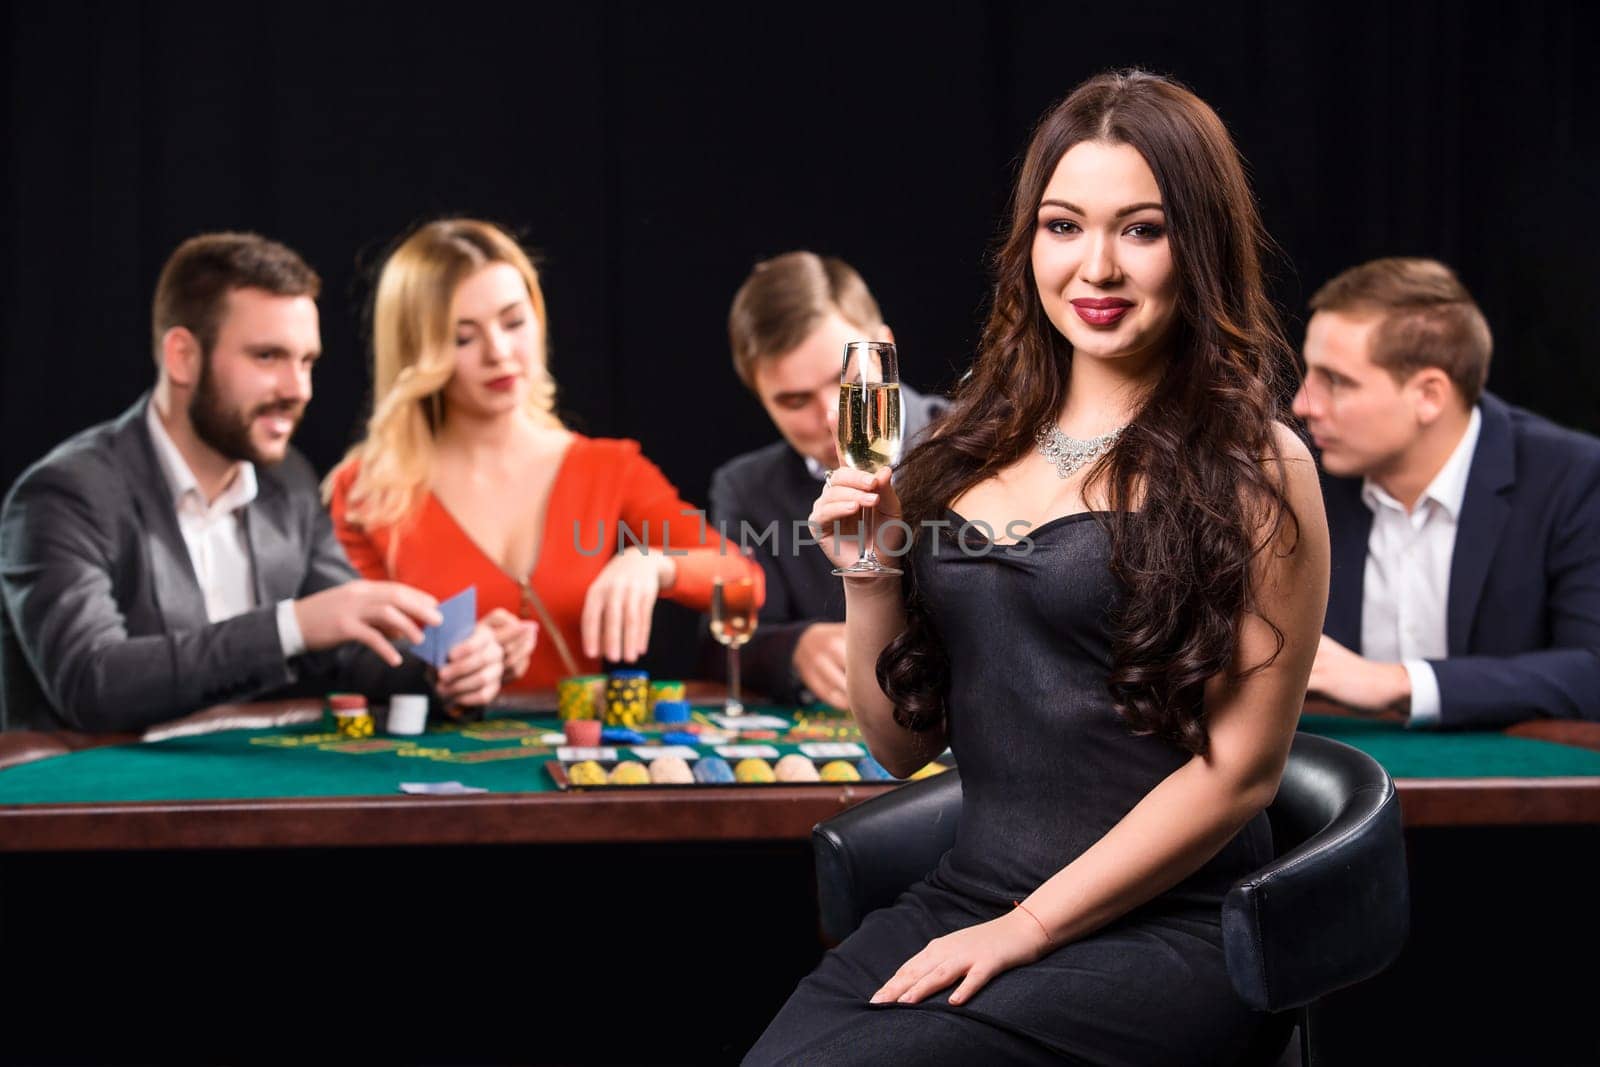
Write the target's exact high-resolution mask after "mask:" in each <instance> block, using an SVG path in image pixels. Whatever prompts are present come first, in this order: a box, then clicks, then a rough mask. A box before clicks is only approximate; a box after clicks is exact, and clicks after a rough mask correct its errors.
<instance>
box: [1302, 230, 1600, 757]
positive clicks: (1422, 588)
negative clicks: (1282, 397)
mask: <svg viewBox="0 0 1600 1067" xmlns="http://www.w3.org/2000/svg"><path fill="white" fill-rule="evenodd" d="M1311 308H1312V310H1313V312H1314V314H1313V315H1312V317H1311V321H1310V323H1309V324H1308V326H1307V329H1306V344H1305V357H1306V368H1307V369H1306V380H1305V383H1304V385H1302V386H1301V389H1300V392H1299V393H1298V394H1297V395H1296V396H1295V401H1294V410H1295V413H1296V414H1297V415H1299V416H1300V417H1301V418H1303V419H1304V420H1305V421H1306V424H1307V426H1308V427H1309V428H1310V431H1311V436H1312V438H1313V440H1314V441H1315V443H1316V445H1317V447H1318V448H1319V449H1320V450H1321V454H1322V468H1323V472H1324V478H1323V492H1324V499H1325V501H1326V504H1327V509H1328V527H1329V533H1330V536H1331V541H1332V552H1333V560H1332V568H1333V574H1332V587H1331V592H1330V596H1329V600H1328V615H1327V621H1326V623H1325V625H1324V631H1325V632H1324V636H1323V638H1322V644H1321V646H1320V648H1319V650H1318V653H1317V658H1316V663H1315V665H1314V666H1313V668H1312V672H1311V682H1310V689H1311V692H1312V695H1313V696H1321V697H1324V698H1327V699H1330V700H1333V701H1335V702H1336V703H1339V704H1342V705H1345V706H1346V707H1349V708H1352V709H1354V710H1357V711H1361V712H1372V713H1379V712H1397V713H1401V714H1404V715H1406V716H1408V719H1409V722H1410V723H1411V724H1412V725H1418V726H1422V725H1438V726H1445V727H1479V728H1495V727H1502V726H1506V725H1509V724H1511V723H1515V722H1518V721H1521V720H1524V719H1532V718H1540V717H1556V718H1585V719H1600V441H1596V440H1595V439H1594V438H1592V437H1588V436H1586V435H1583V434H1579V433H1575V432H1573V431H1570V430H1565V429H1562V428H1561V427H1558V426H1556V425H1554V424H1553V423H1550V422H1548V421H1546V420H1545V419H1541V418H1539V417H1538V416H1536V415H1533V414H1531V413H1529V412H1527V411H1523V410H1520V409H1518V408H1514V407H1511V406H1510V405H1508V404H1506V403H1505V402H1504V401H1502V400H1500V399H1499V398H1497V397H1495V396H1494V395H1493V394H1491V393H1487V392H1484V391H1483V385H1484V380H1485V378H1486V377H1487V376H1488V370H1489V355H1490V349H1491V344H1492V342H1491V337H1490V333H1489V327H1488V324H1487V322H1485V321H1484V317H1483V313H1482V312H1481V311H1480V310H1479V309H1478V306H1477V304H1476V303H1475V302H1474V301H1473V299H1472V297H1471V295H1470V294H1469V293H1468V292H1467V290H1466V288H1465V287H1464V286H1463V285H1462V284H1461V282H1460V281H1459V280H1458V279H1457V278H1456V276H1455V274H1454V273H1452V272H1451V271H1450V269H1449V268H1448V267H1446V266H1445V265H1444V264H1442V263H1438V262H1436V261H1434V260H1428V259H1379V260H1374V261H1373V262H1370V263H1365V264H1363V265H1361V266H1359V267H1355V268H1353V269H1351V270H1349V271H1346V272H1345V273H1343V274H1341V275H1339V276H1338V277H1337V278H1335V279H1333V280H1332V281H1330V282H1329V283H1328V284H1327V285H1325V286H1323V287H1322V288H1321V289H1320V290H1319V291H1318V292H1317V293H1316V295H1315V296H1314V297H1313V298H1312V300H1311Z"/></svg>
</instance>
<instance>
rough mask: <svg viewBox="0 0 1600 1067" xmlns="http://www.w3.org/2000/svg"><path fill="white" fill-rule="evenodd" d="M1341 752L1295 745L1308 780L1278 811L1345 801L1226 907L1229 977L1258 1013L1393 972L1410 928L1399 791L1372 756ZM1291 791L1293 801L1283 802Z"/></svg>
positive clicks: (1238, 886) (1293, 784) (1317, 742)
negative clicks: (1318, 800)
mask: <svg viewBox="0 0 1600 1067" xmlns="http://www.w3.org/2000/svg"><path fill="white" fill-rule="evenodd" d="M1335 744H1336V743H1335V742H1331V741H1328V740H1327V739H1324V738H1309V739H1308V738H1306V737H1305V736H1301V737H1299V738H1296V740H1295V755H1292V756H1291V757H1290V760H1291V767H1292V768H1294V766H1295V763H1296V757H1297V756H1301V755H1311V756H1314V757H1315V758H1314V759H1311V760H1302V761H1300V766H1299V768H1297V770H1298V771H1299V772H1303V773H1301V774H1300V776H1299V777H1298V778H1297V779H1296V780H1291V778H1290V776H1289V775H1288V774H1286V775H1285V779H1284V784H1283V785H1282V786H1280V788H1279V799H1280V800H1281V801H1285V803H1286V804H1289V805H1294V806H1298V807H1300V808H1302V809H1304V808H1306V807H1308V806H1315V805H1314V804H1312V805H1307V804H1305V803H1304V801H1305V800H1306V798H1307V796H1308V794H1309V795H1312V796H1315V795H1318V794H1320V796H1321V797H1328V796H1330V795H1338V794H1342V801H1341V802H1340V803H1339V804H1338V805H1337V808H1336V810H1333V811H1332V812H1331V815H1330V817H1329V819H1328V821H1327V823H1326V825H1324V826H1323V827H1322V828H1321V829H1320V830H1317V831H1316V832H1315V833H1313V834H1311V836H1309V837H1308V838H1305V839H1304V840H1302V841H1301V842H1300V843H1299V844H1298V845H1296V846H1294V847H1293V848H1290V849H1288V850H1287V851H1286V852H1284V853H1283V854H1282V855H1281V856H1279V857H1278V858H1277V859H1275V860H1274V861H1273V862H1272V863H1270V864H1268V865H1267V866H1265V867H1263V868H1261V869H1260V870H1258V871H1256V872H1255V873H1253V874H1251V875H1250V876H1249V877H1247V878H1243V879H1241V880H1240V881H1238V882H1237V883H1235V884H1234V886H1233V888H1232V889H1231V890H1229V892H1228V895H1227V897H1226V898H1224V900H1223V903H1222V938H1223V952H1224V955H1225V957H1226V960H1227V966H1228V974H1229V976H1230V977H1231V978H1232V979H1233V986H1234V989H1235V991H1236V992H1238V994H1239V996H1240V997H1241V998H1243V1000H1244V1001H1245V1003H1247V1004H1249V1005H1250V1006H1251V1007H1252V1008H1255V1009H1257V1010H1259V1011H1271V1012H1277V1011H1284V1010H1286V1009H1289V1008H1294V1007H1298V1006H1300V1005H1303V1004H1309V1003H1311V1002H1312V1001H1314V1000H1316V999H1317V998H1318V997H1320V996H1323V995H1324V994H1326V993H1330V992H1332V991H1333V990H1335V989H1340V988H1343V987H1344V986H1347V985H1352V984H1354V983H1356V982H1359V981H1361V980H1363V979H1365V978H1370V977H1371V976H1372V975H1374V974H1377V973H1378V972H1379V971H1381V970H1383V969H1384V968H1385V967H1387V966H1388V965H1389V964H1390V963H1392V962H1394V959H1395V957H1397V956H1398V955H1399V954H1400V950H1401V948H1402V947H1403V946H1404V945H1405V940H1406V935H1407V933H1408V931H1409V928H1410V919H1411V902H1410V887H1409V881H1408V879H1407V875H1406V862H1405V839H1404V836H1403V834H1402V832H1401V825H1400V801H1399V797H1398V796H1397V795H1396V794H1395V791H1394V783H1393V782H1392V781H1391V780H1390V779H1389V776H1388V775H1387V774H1386V773H1385V772H1384V771H1383V769H1382V768H1381V767H1379V766H1378V765H1377V763H1376V761H1373V760H1372V759H1371V757H1370V756H1366V755H1365V754H1364V753H1359V752H1353V750H1349V751H1348V752H1338V751H1336V750H1333V749H1329V748H1328V746H1330V745H1335ZM1337 747H1338V748H1339V749H1347V746H1343V745H1339V746H1337ZM1312 750H1314V751H1312ZM1352 752H1353V756H1352V755H1350V753H1352ZM1329 757H1332V758H1331V759H1329ZM1355 757H1359V760H1357V759H1356V758H1355ZM1324 760H1327V762H1324ZM1360 761H1366V762H1367V763H1370V764H1371V768H1373V769H1374V770H1372V771H1371V772H1370V773H1369V772H1367V771H1364V770H1363V769H1362V764H1361V762H1360ZM1353 777H1359V778H1360V781H1359V782H1356V781H1353V780H1352V778H1353ZM1285 790H1293V791H1294V792H1295V793H1296V794H1297V795H1296V796H1293V797H1285V795H1284V793H1285ZM1274 803H1275V805H1276V803H1277V802H1274Z"/></svg>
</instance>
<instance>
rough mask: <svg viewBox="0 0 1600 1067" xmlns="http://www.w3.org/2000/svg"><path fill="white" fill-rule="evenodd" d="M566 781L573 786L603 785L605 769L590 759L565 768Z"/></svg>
mask: <svg viewBox="0 0 1600 1067" xmlns="http://www.w3.org/2000/svg"><path fill="white" fill-rule="evenodd" d="M567 781H569V782H571V783H572V784H573V785H605V784H606V769H605V768H604V767H602V766H600V764H598V763H596V762H595V761H594V760H592V759H586V760H584V761H583V762H582V763H574V764H573V765H572V766H570V767H568V768H567Z"/></svg>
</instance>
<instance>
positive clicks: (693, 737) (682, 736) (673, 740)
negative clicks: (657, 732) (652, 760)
mask: <svg viewBox="0 0 1600 1067" xmlns="http://www.w3.org/2000/svg"><path fill="white" fill-rule="evenodd" d="M699 741H700V735H699V734H691V733H689V732H688V731H687V730H669V731H667V732H666V733H664V734H662V735H661V743H662V744H663V745H693V744H698V743H699Z"/></svg>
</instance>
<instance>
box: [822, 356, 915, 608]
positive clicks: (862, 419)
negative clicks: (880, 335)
mask: <svg viewBox="0 0 1600 1067" xmlns="http://www.w3.org/2000/svg"><path fill="white" fill-rule="evenodd" d="M839 455H840V456H842V457H844V461H845V463H846V464H847V465H848V466H850V467H853V468H854V469H856V470H858V471H864V472H865V473H867V474H874V473H876V472H877V471H878V470H880V469H881V468H883V467H892V466H894V465H895V464H896V463H898V462H900V361H899V357H898V355H897V354H896V352H895V347H894V345H892V344H890V343H889V342H888V341H851V342H850V343H849V344H847V345H845V346H844V371H843V372H842V373H841V374H840V375H839ZM872 515H873V509H872V508H863V509H862V514H861V544H862V545H863V550H862V553H861V558H860V559H858V560H856V561H855V562H854V563H852V564H851V565H850V566H848V567H841V568H839V569H837V570H835V571H834V572H833V573H834V574H843V575H858V576H861V577H866V578H890V577H894V576H896V575H898V574H900V571H898V570H896V569H895V568H894V567H889V566H885V565H884V564H882V563H880V562H879V561H878V553H877V550H876V547H877V546H876V545H875V543H874V537H873V533H872Z"/></svg>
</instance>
